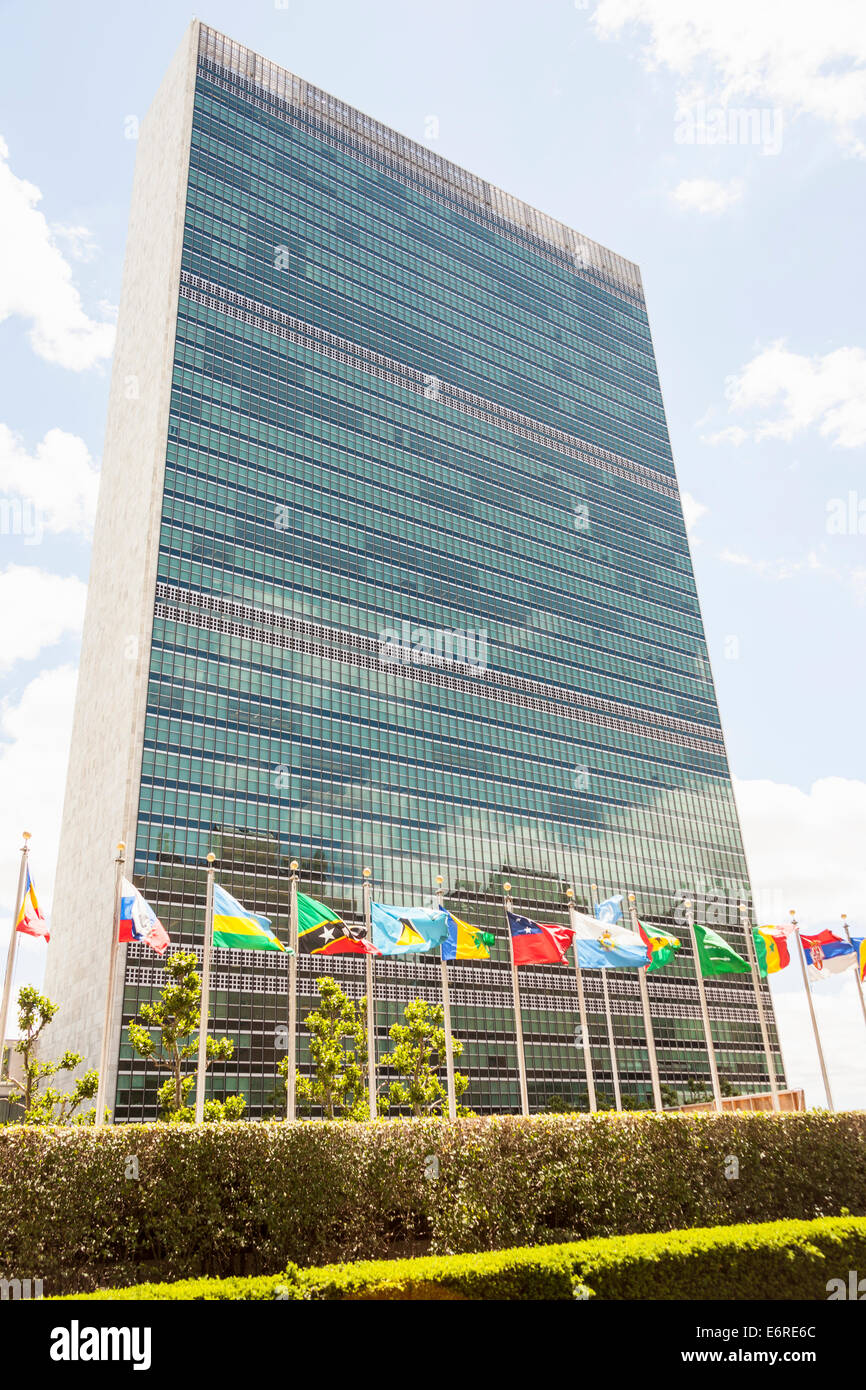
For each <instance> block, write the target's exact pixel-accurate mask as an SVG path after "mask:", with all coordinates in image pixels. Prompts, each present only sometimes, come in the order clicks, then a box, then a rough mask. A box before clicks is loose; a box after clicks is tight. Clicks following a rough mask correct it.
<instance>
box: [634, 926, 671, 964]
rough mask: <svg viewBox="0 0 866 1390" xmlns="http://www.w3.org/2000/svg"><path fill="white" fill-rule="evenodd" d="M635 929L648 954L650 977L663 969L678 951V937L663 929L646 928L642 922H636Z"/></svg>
mask: <svg viewBox="0 0 866 1390" xmlns="http://www.w3.org/2000/svg"><path fill="white" fill-rule="evenodd" d="M637 929H638V935H639V936H640V939H641V941H642V942H643V943H644V945H645V946H646V948H647V950H648V951H649V953H650V963H649V965H648V966H647V974H648V975H651V974H652V973H653V971H654V970H662V969H664V967H665V966H666V965H668V964H669V963H670V962H671V961H672V960H673V958H674V956H675V955H676V953H677V951H678V950H679V949H680V945H681V942H680V939H679V937H678V936H674V935H673V933H672V932H669V931H665V930H664V928H663V927H648V926H646V925H645V924H644V923H643V922H638V924H637Z"/></svg>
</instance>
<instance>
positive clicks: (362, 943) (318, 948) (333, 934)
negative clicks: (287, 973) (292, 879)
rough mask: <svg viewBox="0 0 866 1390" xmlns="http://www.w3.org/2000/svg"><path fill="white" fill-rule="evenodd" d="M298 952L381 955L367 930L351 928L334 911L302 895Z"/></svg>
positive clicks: (317, 954)
mask: <svg viewBox="0 0 866 1390" xmlns="http://www.w3.org/2000/svg"><path fill="white" fill-rule="evenodd" d="M298 950H299V951H300V952H301V953H302V954H303V955H313V956H345V955H362V956H363V955H370V956H378V955H380V954H381V952H379V951H378V950H377V949H376V947H375V946H374V945H372V944H371V943H370V942H369V941H368V940H367V928H366V926H360V927H350V926H348V925H347V923H346V922H344V921H343V919H342V917H340V916H339V915H338V914H337V913H336V912H334V911H333V910H332V909H331V908H330V907H325V905H324V903H319V902H316V899H315V898H308V897H307V894H306V893H301V892H299V893H298Z"/></svg>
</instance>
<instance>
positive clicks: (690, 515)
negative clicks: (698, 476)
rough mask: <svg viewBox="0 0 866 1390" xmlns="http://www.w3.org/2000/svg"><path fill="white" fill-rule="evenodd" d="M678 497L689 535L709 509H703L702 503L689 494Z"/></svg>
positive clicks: (684, 493)
mask: <svg viewBox="0 0 866 1390" xmlns="http://www.w3.org/2000/svg"><path fill="white" fill-rule="evenodd" d="M680 497H681V500H682V504H683V518H684V520H685V523H686V530H687V531H688V533H689V535H691V533H692V532H693V531H694V529H695V527H696V526H697V524H698V522H699V521H700V519H701V517H702V516H706V514H707V512H708V511H709V508H708V507H705V506H704V504H703V502H699V501H698V500H697V498H695V497H692V494H691V493H690V492H683V493H681V494H680Z"/></svg>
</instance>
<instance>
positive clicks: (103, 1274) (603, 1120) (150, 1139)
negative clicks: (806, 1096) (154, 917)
mask: <svg viewBox="0 0 866 1390" xmlns="http://www.w3.org/2000/svg"><path fill="white" fill-rule="evenodd" d="M732 1158H734V1159H736V1164H732V1162H731V1160H732ZM734 1168H736V1170H737V1171H738V1176H737V1177H735V1178H733V1177H730V1176H728V1174H730V1173H731V1172H732V1170H733V1169H734ZM848 1212H850V1213H852V1214H853V1215H855V1216H861V1215H866V1115H864V1114H862V1113H859V1112H858V1113H854V1112H851V1113H843V1114H835V1115H834V1114H828V1113H825V1112H806V1113H800V1114H783V1115H774V1114H771V1113H770V1114H766V1113H765V1114H758V1113H756V1114H748V1113H746V1114H743V1113H740V1114H726V1115H719V1116H717V1115H713V1114H709V1113H707V1114H700V1113H698V1114H693V1115H654V1114H640V1113H632V1114H627V1115H626V1114H623V1115H596V1116H592V1117H590V1116H585V1115H584V1116H577V1115H539V1116H535V1117H533V1118H531V1119H521V1118H519V1117H511V1116H508V1117H500V1118H492V1119H484V1118H476V1119H458V1120H456V1121H454V1122H449V1121H447V1120H441V1119H437V1118H432V1117H429V1118H422V1119H406V1120H377V1121H376V1122H375V1123H373V1124H371V1123H369V1122H367V1123H366V1124H355V1123H352V1122H332V1123H325V1122H323V1121H300V1122H297V1123H295V1124H291V1125H289V1124H286V1123H283V1122H250V1123H240V1124H239V1123H231V1124H220V1123H212V1124H206V1125H188V1124H181V1125H160V1124H154V1125H116V1126H108V1127H105V1128H102V1129H97V1130H94V1129H92V1128H90V1127H86V1126H85V1127H76V1128H62V1129H61V1128H56V1127H42V1126H40V1127H38V1128H26V1127H23V1126H18V1125H13V1126H7V1127H5V1128H3V1129H0V1276H5V1277H11V1276H12V1275H14V1276H15V1277H17V1278H26V1277H31V1278H41V1279H42V1280H43V1281H44V1287H45V1290H46V1292H49V1293H60V1292H63V1291H66V1290H75V1291H82V1290H87V1289H93V1288H97V1287H99V1286H100V1285H106V1284H109V1285H118V1284H127V1283H133V1282H136V1281H140V1280H143V1279H173V1278H180V1277H186V1276H189V1275H221V1276H225V1275H252V1274H267V1273H271V1274H275V1273H276V1272H277V1271H278V1270H281V1269H284V1268H285V1266H286V1263H287V1262H288V1261H290V1260H291V1261H296V1262H297V1263H298V1264H300V1265H319V1264H324V1263H326V1262H328V1261H332V1260H356V1259H377V1258H380V1257H381V1256H386V1255H392V1256H393V1255H417V1254H421V1253H426V1252H428V1251H429V1252H431V1253H436V1254H451V1253H459V1252H468V1251H481V1250H503V1249H506V1248H508V1247H511V1246H519V1245H530V1244H532V1245H543V1244H547V1243H549V1242H551V1241H574V1240H577V1239H585V1238H587V1237H596V1236H613V1235H625V1234H629V1233H632V1232H650V1231H671V1230H678V1229H680V1230H681V1229H686V1228H694V1227H704V1226H730V1225H733V1224H735V1223H738V1222H765V1221H773V1220H783V1219H786V1218H794V1217H796V1218H816V1217H821V1216H833V1215H838V1214H840V1213H848Z"/></svg>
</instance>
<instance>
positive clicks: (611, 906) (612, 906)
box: [595, 893, 622, 923]
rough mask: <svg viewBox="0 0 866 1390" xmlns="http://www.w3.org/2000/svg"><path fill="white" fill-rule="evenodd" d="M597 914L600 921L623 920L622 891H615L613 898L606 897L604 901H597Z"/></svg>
mask: <svg viewBox="0 0 866 1390" xmlns="http://www.w3.org/2000/svg"><path fill="white" fill-rule="evenodd" d="M595 915H596V917H597V918H598V920H599V921H600V922H610V923H613V922H621V921H622V893H614V895H613V897H612V898H605V900H604V902H603V903H596V905H595Z"/></svg>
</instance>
